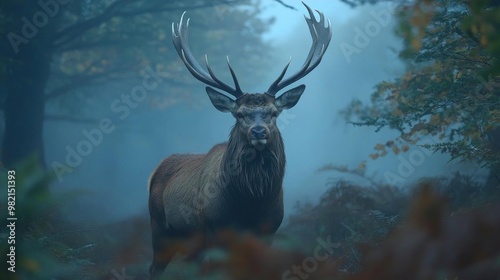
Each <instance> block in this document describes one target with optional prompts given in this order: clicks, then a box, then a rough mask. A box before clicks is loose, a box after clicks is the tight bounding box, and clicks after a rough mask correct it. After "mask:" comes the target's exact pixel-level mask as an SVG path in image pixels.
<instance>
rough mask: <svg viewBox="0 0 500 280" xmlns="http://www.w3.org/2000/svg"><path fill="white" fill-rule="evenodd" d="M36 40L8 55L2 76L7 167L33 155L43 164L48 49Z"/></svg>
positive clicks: (48, 68) (48, 72) (48, 66)
mask: <svg viewBox="0 0 500 280" xmlns="http://www.w3.org/2000/svg"><path fill="white" fill-rule="evenodd" d="M39 35H41V34H39ZM37 41H38V40H36V41H35V40H34V41H33V42H28V43H27V44H26V45H24V46H23V48H20V49H19V52H18V53H17V54H12V56H11V58H12V61H14V63H13V64H12V67H11V68H10V69H9V70H8V73H7V75H6V81H5V83H6V87H5V88H6V90H7V98H6V100H5V134H4V139H3V147H2V158H3V160H2V161H3V162H4V164H5V165H6V166H7V167H12V166H13V165H14V164H16V163H18V162H19V161H20V160H22V159H24V158H26V157H28V156H30V155H34V154H36V155H37V159H38V161H39V163H40V164H41V165H42V166H44V165H45V164H44V153H43V120H44V109H45V101H44V91H45V86H46V84H47V80H48V78H49V75H50V51H47V49H46V48H44V47H43V45H44V44H36V43H38V42H40V41H38V42H37ZM41 41H43V40H41ZM12 53H13V52H12Z"/></svg>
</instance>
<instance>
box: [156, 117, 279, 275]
mask: <svg viewBox="0 0 500 280" xmlns="http://www.w3.org/2000/svg"><path fill="white" fill-rule="evenodd" d="M269 139H270V141H269V142H268V144H267V145H266V147H265V148H264V149H263V150H257V149H255V148H254V147H253V146H252V145H250V144H249V143H248V140H247V139H246V135H244V134H242V133H238V125H236V126H235V127H234V128H233V130H232V132H231V136H230V139H229V142H228V143H224V144H219V145H216V146H214V147H213V148H212V149H211V150H210V151H209V152H208V153H207V154H204V155H173V156H170V157H168V158H167V159H165V160H163V162H161V163H160V165H159V166H158V167H157V168H156V170H155V171H154V172H153V174H152V175H151V178H150V182H149V190H150V200H149V209H150V214H151V227H152V231H153V250H154V259H153V264H152V265H151V268H150V271H151V275H152V277H157V276H158V275H160V274H161V273H162V271H163V270H164V268H165V267H166V265H167V264H168V262H169V261H170V259H171V257H173V255H174V254H175V253H177V251H178V250H177V249H176V248H177V247H176V246H175V243H176V242H178V241H180V240H187V239H189V238H190V237H192V236H195V235H196V234H200V235H201V236H202V237H203V242H202V243H201V245H200V246H202V247H204V246H206V244H207V243H210V241H211V240H210V239H211V237H212V236H214V235H215V233H216V232H217V231H219V230H223V229H227V228H230V229H234V230H241V231H248V232H252V233H255V234H257V235H259V236H272V234H273V233H274V232H275V231H276V230H277V229H278V227H279V226H280V224H281V221H282V219H283V190H282V182H283V176H284V172H285V153H284V146H283V141H282V138H281V135H280V133H279V131H278V129H277V128H275V129H273V130H272V131H271V135H270V137H269ZM197 247H198V246H195V248H193V250H192V251H193V252H185V253H188V254H190V253H194V252H195V251H197V250H198V249H200V248H197Z"/></svg>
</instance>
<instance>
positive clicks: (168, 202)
mask: <svg viewBox="0 0 500 280" xmlns="http://www.w3.org/2000/svg"><path fill="white" fill-rule="evenodd" d="M304 5H305V4H304ZM305 7H306V8H307V10H308V12H309V16H310V18H307V17H305V19H306V22H307V25H308V26H309V31H310V33H311V37H312V47H311V49H310V51H309V55H308V56H307V58H306V61H305V63H304V65H303V66H302V67H301V68H300V70H298V71H297V72H296V73H295V74H293V75H291V76H290V77H288V78H286V79H283V78H284V76H285V73H286V71H287V69H288V66H289V64H290V61H289V62H288V64H287V65H286V66H285V68H284V69H283V71H282V72H281V74H280V75H279V77H278V78H277V79H276V81H274V82H273V83H272V84H271V86H270V87H269V89H268V90H267V91H266V92H264V93H263V94H259V93H244V92H242V91H241V89H240V86H239V84H238V80H237V78H236V75H235V73H234V71H233V69H232V67H231V65H230V64H229V61H228V67H229V71H230V73H231V76H232V79H233V81H234V88H233V87H231V86H230V85H228V84H226V83H224V82H223V81H221V80H220V79H218V78H217V77H216V76H215V74H214V73H213V71H212V69H211V68H210V66H209V65H208V61H206V68H207V71H208V72H207V71H205V70H204V69H203V68H202V67H201V66H200V64H199V63H198V62H197V61H196V60H195V58H194V55H193V54H192V53H191V50H190V49H189V46H188V28H189V19H188V20H187V22H184V14H183V15H182V17H181V20H180V22H179V24H175V23H173V24H172V36H173V43H174V46H175V48H176V50H177V52H178V54H179V56H180V58H181V59H182V61H183V62H184V64H185V65H186V67H187V69H188V70H189V72H190V73H191V74H192V75H193V76H194V77H195V78H196V79H198V80H200V81H202V82H203V83H205V84H207V85H208V87H206V92H207V93H208V97H209V98H210V100H211V102H212V104H213V106H214V107H215V108H216V109H217V110H219V111H221V112H230V113H231V114H232V115H233V116H234V118H235V119H236V124H235V125H234V127H233V128H232V130H231V134H230V136H229V141H228V142H227V143H224V144H218V145H216V146H214V147H213V148H212V149H211V150H210V151H209V152H208V153H207V154H204V155H172V156H170V157H168V158H167V159H165V160H163V162H161V163H160V165H159V166H158V167H157V168H156V170H155V171H154V172H153V174H152V175H151V178H150V180H149V192H150V195H149V211H150V215H151V228H152V241H153V251H154V257H153V263H152V264H151V267H150V273H151V278H153V279H155V278H158V277H159V275H161V274H162V272H163V270H164V269H165V267H166V266H167V264H168V263H169V261H170V259H171V257H172V256H173V253H175V252H172V251H175V249H172V248H173V247H172V244H173V243H174V242H176V241H178V240H186V239H187V238H189V237H190V236H193V235H194V234H196V233H198V234H202V235H203V236H204V238H205V239H208V240H205V241H206V242H205V243H210V242H209V241H210V238H209V237H210V236H213V234H214V233H215V232H216V231H217V230H220V229H224V228H231V229H236V230H243V231H247V232H251V233H254V234H257V235H258V236H268V237H270V239H269V240H271V239H272V235H273V234H274V232H275V231H276V230H277V229H278V227H279V226H280V224H281V221H282V219H283V188H282V183H283V176H284V174H285V151H284V146H283V139H282V138H281V134H280V132H279V130H278V127H277V125H276V118H277V117H278V116H279V114H280V113H281V112H282V111H283V110H285V109H290V108H292V107H293V106H295V104H297V102H298V101H299V98H300V96H301V95H302V93H303V92H304V89H305V85H299V86H297V87H295V88H292V89H290V90H288V91H286V92H285V93H283V94H281V95H280V96H278V97H276V93H277V92H278V91H280V90H282V89H283V88H285V87H287V86H289V85H290V84H292V83H294V82H296V81H298V80H299V79H301V78H302V77H304V76H306V75H307V74H308V73H309V72H311V71H312V70H313V69H314V68H315V67H316V66H318V64H319V63H320V62H321V59H322V57H323V55H324V53H325V51H326V49H327V47H328V44H329V43H330V39H331V36H332V31H331V23H330V21H325V18H324V16H323V14H322V13H320V12H319V11H318V14H319V21H318V20H317V19H316V17H315V15H314V13H313V11H312V10H311V9H310V8H309V7H308V6H307V5H305ZM205 60H207V59H206V56H205ZM214 88H217V89H220V90H222V91H224V92H226V93H228V94H230V95H232V96H233V97H234V99H232V98H229V97H228V96H226V95H224V94H222V93H220V92H218V91H216V90H215V89H214ZM200 198H203V199H204V200H203V199H201V200H200ZM202 200H203V201H202ZM174 248H175V246H174Z"/></svg>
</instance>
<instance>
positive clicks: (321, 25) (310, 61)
mask: <svg viewBox="0 0 500 280" xmlns="http://www.w3.org/2000/svg"><path fill="white" fill-rule="evenodd" d="M302 4H303V5H304V6H305V7H306V9H307V12H308V13H309V18H307V17H306V16H305V15H304V18H305V20H306V23H307V26H308V27H309V32H310V33H311V38H312V41H313V42H312V45H311V49H310V50H309V54H308V55H307V58H306V61H305V62H304V64H303V65H302V67H301V68H300V70H299V71H298V72H296V73H295V74H293V75H292V76H290V77H288V78H286V79H285V80H283V81H282V79H283V77H284V76H285V72H286V70H287V69H288V66H289V64H290V61H289V62H288V64H287V65H286V66H285V68H284V69H283V71H282V72H281V74H280V76H279V77H278V78H277V79H276V80H275V81H274V82H273V83H272V84H271V86H270V87H269V89H268V90H267V93H268V94H270V95H273V96H275V95H276V93H277V92H278V91H280V90H282V89H283V88H285V87H287V86H289V85H290V84H292V83H294V82H296V81H298V80H300V79H301V78H303V77H304V76H306V75H307V74H309V72H311V71H312V70H313V69H314V68H316V66H318V65H319V63H320V62H321V59H322V58H323V55H324V54H325V52H326V49H327V48H328V45H329V44H330V41H331V38H332V25H331V22H330V20H328V21H326V26H325V16H324V14H323V13H321V12H319V11H317V10H316V12H317V13H318V14H319V21H318V20H316V16H315V15H314V12H313V10H312V9H311V8H310V7H309V6H307V5H306V4H305V3H304V2H302Z"/></svg>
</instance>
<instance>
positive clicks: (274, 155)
mask: <svg viewBox="0 0 500 280" xmlns="http://www.w3.org/2000/svg"><path fill="white" fill-rule="evenodd" d="M235 129H236V128H233V131H232V132H231V136H230V138H229V142H228V145H227V149H226V152H225V154H224V156H223V160H222V164H221V168H222V172H221V181H222V184H223V185H224V193H225V196H227V197H229V198H230V199H231V201H239V200H242V201H249V200H252V201H253V200H271V199H273V198H274V197H276V196H278V194H279V193H280V192H281V187H282V182H283V177H284V174H285V161H286V159H285V150H284V145H283V139H282V138H281V135H280V133H279V131H276V132H274V134H273V135H271V137H270V139H272V141H268V143H267V145H266V147H265V148H264V149H262V150H257V149H256V148H254V147H253V146H252V145H251V144H250V143H248V141H247V140H246V139H245V138H244V137H241V136H239V134H238V133H235Z"/></svg>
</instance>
